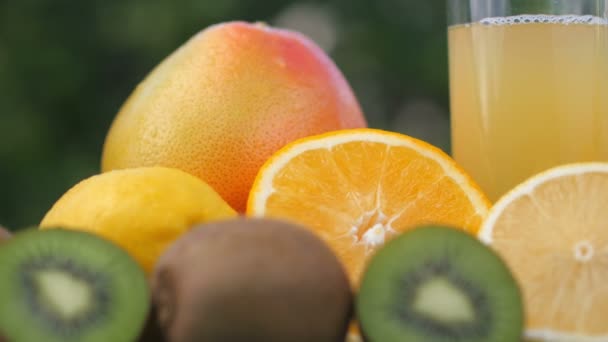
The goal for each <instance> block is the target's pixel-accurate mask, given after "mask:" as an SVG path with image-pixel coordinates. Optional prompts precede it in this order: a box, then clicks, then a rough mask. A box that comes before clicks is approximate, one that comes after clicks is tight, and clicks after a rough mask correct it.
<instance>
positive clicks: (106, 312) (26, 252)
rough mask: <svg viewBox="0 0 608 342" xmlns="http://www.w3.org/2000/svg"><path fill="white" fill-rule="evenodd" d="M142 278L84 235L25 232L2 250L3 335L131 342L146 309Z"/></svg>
mask: <svg viewBox="0 0 608 342" xmlns="http://www.w3.org/2000/svg"><path fill="white" fill-rule="evenodd" d="M149 295H150V294H149V290H148V284H147V281H146V278H145V275H144V273H143V271H142V270H141V269H140V268H139V266H138V265H137V264H136V263H135V261H134V260H133V259H132V258H131V257H130V256H129V255H128V254H127V253H126V252H124V251H123V250H122V249H120V248H119V247H117V246H116V245H114V244H113V243H111V242H109V241H106V240H104V239H102V238H99V237H97V236H94V235H92V234H89V233H85V232H80V231H72V230H63V229H51V230H44V231H42V230H36V229H28V230H26V231H24V232H20V233H18V234H15V235H14V236H13V237H12V238H11V239H10V240H9V241H7V242H6V243H5V244H3V245H2V247H1V248H0V303H1V305H0V331H2V335H4V337H5V338H6V339H7V340H8V341H11V342H30V341H31V342H40V341H45V342H55V341H57V342H59V341H61V342H71V341H78V342H97V341H99V342H102V341H103V342H109V341H112V342H131V341H134V340H136V338H137V336H138V335H139V333H140V330H141V328H142V326H143V323H144V321H145V319H146V316H147V313H148V308H149Z"/></svg>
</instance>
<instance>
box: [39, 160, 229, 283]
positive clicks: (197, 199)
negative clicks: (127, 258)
mask: <svg viewBox="0 0 608 342" xmlns="http://www.w3.org/2000/svg"><path fill="white" fill-rule="evenodd" d="M234 216H236V212H235V211H234V210H233V209H232V208H231V207H230V206H229V205H228V204H227V203H226V202H224V200H223V199H222V198H221V197H220V196H219V195H218V194H217V193H216V192H215V190H213V189H212V188H211V187H210V186H209V185H207V184H206V183H205V182H203V181H201V180H200V179H198V178H196V177H194V176H192V175H190V174H188V173H186V172H183V171H180V170H177V169H172V168H165V167H143V168H134V169H124V170H117V171H112V172H107V173H103V174H100V175H96V176H93V177H90V178H87V179H85V180H83V181H82V182H80V183H78V184H76V185H75V186H74V187H72V188H71V189H70V190H69V191H68V192H66V193H65V194H64V195H63V196H62V197H61V198H60V199H59V200H58V201H57V202H56V203H55V204H54V205H53V207H52V208H51V209H50V211H49V212H48V213H47V214H46V215H45V217H44V218H43V220H42V222H41V223H40V227H41V228H42V229H44V228H52V227H58V226H61V227H63V228H68V229H76V230H84V231H88V232H91V233H94V234H97V235H99V236H102V237H105V238H107V239H109V240H111V241H113V242H115V243H116V244H118V245H119V246H121V247H123V248H124V249H125V250H127V252H129V253H130V254H131V255H132V256H133V257H134V258H135V259H136V260H137V261H138V262H139V264H140V265H141V266H142V268H143V269H144V270H145V271H146V272H147V273H150V272H151V271H152V269H153V268H154V264H155V263H156V259H157V258H158V257H159V256H160V255H161V254H162V252H163V251H164V250H165V248H166V247H167V246H168V245H169V244H170V243H172V242H173V241H174V240H175V239H177V238H178V237H179V236H181V235H182V234H183V233H185V232H186V231H188V230H189V229H190V228H191V227H192V226H194V225H195V224H197V223H204V222H209V221H213V220H220V219H224V218H231V217H234Z"/></svg>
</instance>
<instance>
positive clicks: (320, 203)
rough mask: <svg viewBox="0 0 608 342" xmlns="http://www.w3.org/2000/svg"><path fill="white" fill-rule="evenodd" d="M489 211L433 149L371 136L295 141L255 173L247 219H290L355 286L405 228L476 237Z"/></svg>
mask: <svg viewBox="0 0 608 342" xmlns="http://www.w3.org/2000/svg"><path fill="white" fill-rule="evenodd" d="M488 209H489V202H488V200H487V199H486V197H485V196H484V195H483V194H482V192H481V191H480V190H479V188H478V187H477V185H475V183H474V182H473V181H472V180H471V178H470V177H469V176H467V175H466V174H465V172H464V171H463V170H462V169H460V168H459V167H458V166H457V165H456V163H455V162H454V161H453V160H452V159H451V158H450V157H449V156H448V155H447V154H445V153H444V152H442V151H441V150H440V149H438V148H436V147H434V146H432V145H430V144H428V143H426V142H423V141H421V140H417V139H415V138H412V137H409V136H406V135H403V134H399V133H394V132H388V131H383V130H377V129H369V128H364V129H349V130H340V131H334V132H330V133H325V134H321V135H317V136H313V137H308V138H304V139H300V140H297V141H295V142H293V143H291V144H289V145H287V146H285V147H284V148H282V149H281V150H279V151H278V152H277V153H275V154H274V155H273V156H272V157H271V158H270V159H269V160H268V161H267V162H266V164H265V165H264V166H263V167H262V168H261V169H260V172H259V173H258V175H257V177H256V180H255V182H254V185H253V188H252V190H251V193H250V195H249V200H248V208H247V213H248V214H249V215H252V216H266V217H273V218H279V219H286V220H291V221H294V222H297V223H300V224H303V225H305V226H307V227H309V228H310V229H311V230H313V231H314V232H315V233H316V234H318V236H320V237H321V238H323V239H324V240H325V241H326V242H327V243H328V244H329V245H330V246H331V248H332V249H333V250H334V252H335V253H336V254H337V255H338V256H339V257H340V259H341V260H342V262H343V263H344V265H345V267H346V269H347V271H348V273H349V276H350V279H351V282H352V284H353V285H354V286H358V284H359V279H360V274H361V272H362V271H363V268H364V267H365V265H366V262H367V260H368V258H369V257H370V255H371V254H372V253H373V252H374V251H375V250H376V249H377V248H378V247H380V246H381V245H383V243H384V242H385V241H387V240H388V239H390V238H391V237H393V236H395V235H396V234H398V233H399V232H402V231H404V230H406V229H408V228H410V227H414V226H416V225H419V224H427V223H437V224H445V225H451V226H454V227H460V228H462V229H465V230H466V231H468V232H470V233H472V234H475V233H476V232H477V230H478V228H479V227H480V225H481V222H482V220H483V218H484V217H485V216H486V213H487V212H488Z"/></svg>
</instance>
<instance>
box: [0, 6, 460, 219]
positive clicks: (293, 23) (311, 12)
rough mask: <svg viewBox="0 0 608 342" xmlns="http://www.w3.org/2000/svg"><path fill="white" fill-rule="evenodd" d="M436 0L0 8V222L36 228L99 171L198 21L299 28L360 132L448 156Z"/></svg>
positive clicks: (441, 20)
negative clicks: (345, 90)
mask: <svg viewBox="0 0 608 342" xmlns="http://www.w3.org/2000/svg"><path fill="white" fill-rule="evenodd" d="M445 13H446V9H445V0H422V1H421V0H418V1H417V0H334V1H279V0H264V1H246V0H244V1H237V0H216V1H211V0H188V1H155V0H136V1H110V0H103V1H102V0H91V1H86V0H82V1H76V0H72V1H69V0H52V1H51V0H46V1H45V0H4V1H0V139H1V140H0V224H2V225H5V226H8V227H10V228H13V229H17V228H20V227H24V226H28V225H36V224H38V223H39V222H40V220H41V218H42V216H43V215H44V213H45V212H46V211H47V210H48V209H49V208H50V206H51V205H52V204H53V203H54V202H55V200H57V199H58V198H59V197H60V196H61V194H63V193H64V192H65V191H66V190H67V189H69V188H70V187H71V186H72V185H74V184H75V183H76V182H78V181H80V180H82V179H84V178H86V177H88V176H91V175H93V174H95V173H98V172H99V167H100V157H101V150H102V145H103V141H104V137H105V134H106V132H107V130H108V128H109V126H110V124H111V122H112V119H113V117H114V115H115V114H116V113H117V111H118V108H119V107H120V105H121V104H122V102H123V101H124V100H125V99H126V97H127V96H128V95H129V94H130V92H131V91H132V90H133V88H134V87H135V86H136V85H137V83H138V82H139V81H141V80H142V79H143V77H144V76H145V75H146V74H147V73H148V72H149V71H150V70H151V69H152V68H153V67H154V66H155V65H156V64H158V63H159V62H160V61H161V60H162V59H163V58H164V57H166V56H167V55H168V54H170V53H171V52H172V51H173V50H174V49H176V48H177V47H178V46H179V45H181V44H182V43H183V42H185V41H186V40H187V39H188V38H190V37H191V36H192V35H194V34H195V33H196V32H198V31H200V30H202V29H204V28H205V27H207V26H208V25H211V24H214V23H218V22H223V21H230V20H246V21H265V22H267V23H269V24H271V25H275V26H281V27H285V28H290V29H294V30H298V31H300V32H303V33H305V34H306V35H308V36H310V37H311V38H312V39H313V40H315V41H316V42H317V43H318V44H319V45H320V46H321V47H322V48H323V49H324V50H325V51H326V52H327V53H328V54H329V55H330V56H331V57H332V58H333V59H334V61H335V62H336V64H337V65H338V67H339V68H340V69H341V70H342V72H343V73H344V75H345V76H346V78H347V79H348V81H349V82H350V84H351V86H352V87H353V89H354V91H355V94H356V95H357V97H358V99H359V101H360V103H361V105H362V107H363V110H364V112H365V114H366V117H367V119H368V121H369V124H370V126H371V127H376V128H384V129H391V130H394V131H399V132H403V133H406V134H410V135H412V136H416V137H419V138H422V139H425V140H427V141H429V142H431V143H433V144H435V145H437V146H439V147H441V148H443V149H444V150H446V151H449V115H448V109H449V108H448V73H447V70H448V68H447V37H446V14H445Z"/></svg>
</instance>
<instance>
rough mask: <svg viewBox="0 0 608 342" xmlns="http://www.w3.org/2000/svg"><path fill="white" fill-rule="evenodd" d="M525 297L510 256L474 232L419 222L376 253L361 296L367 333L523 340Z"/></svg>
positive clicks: (385, 340)
mask: <svg viewBox="0 0 608 342" xmlns="http://www.w3.org/2000/svg"><path fill="white" fill-rule="evenodd" d="M523 312H524V311H523V305H522V297H521V292H520V288H519V286H518V284H517V283H516V281H515V279H514V278H513V276H512V274H511V272H510V271H509V269H508V268H507V266H506V265H505V264H504V263H503V261H502V260H501V259H500V258H499V257H498V255H496V254H495V253H494V252H493V251H492V250H490V249H489V248H488V247H486V246H485V245H483V244H482V243H481V242H479V241H478V240H477V239H475V238H474V237H473V236H470V235H469V234H467V233H465V232H463V231H460V230H457V229H453V228H449V227H439V226H426V227H420V228H416V229H413V230H411V231H409V232H407V233H404V234H402V235H401V236H399V237H396V238H395V239H393V240H392V241H390V242H388V243H387V244H386V245H385V246H384V247H383V248H382V249H381V250H379V251H378V252H377V253H376V255H375V256H374V257H373V258H372V260H371V261H370V263H369V265H368V267H367V269H366V271H365V273H364V276H363V279H362V283H361V287H360V291H359V294H358V296H357V314H358V318H359V321H360V325H361V329H362V331H363V334H364V336H365V337H366V340H367V341H373V342H392V341H400V342H407V341H415V342H435V341H437V342H440V341H441V342H447V341H451V342H459V341H463V342H464V341H467V342H499V341H500V342H511V341H520V339H521V336H522V330H523V316H524V314H523Z"/></svg>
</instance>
